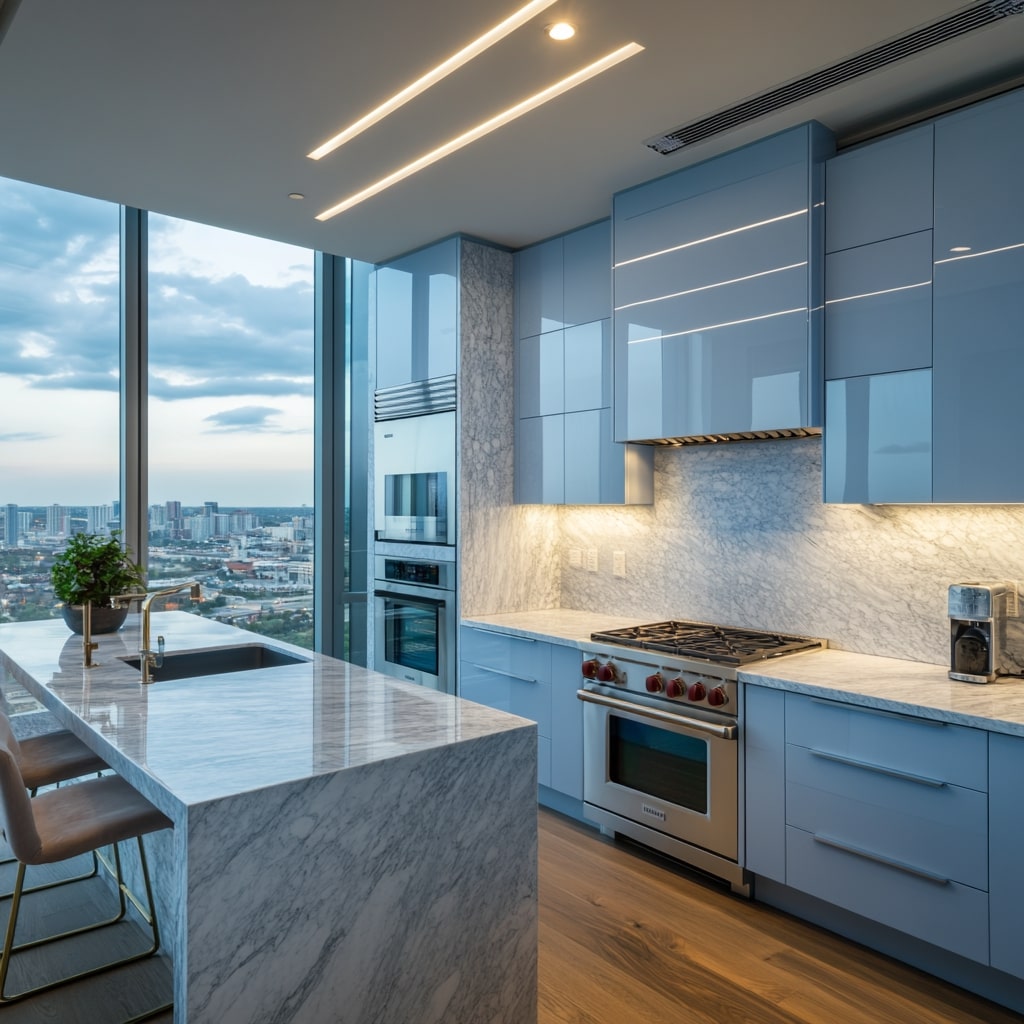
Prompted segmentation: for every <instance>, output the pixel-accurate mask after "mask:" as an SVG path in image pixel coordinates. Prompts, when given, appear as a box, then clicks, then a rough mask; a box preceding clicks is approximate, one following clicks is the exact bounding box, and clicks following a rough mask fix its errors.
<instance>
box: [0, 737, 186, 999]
mask: <svg viewBox="0 0 1024 1024" xmlns="http://www.w3.org/2000/svg"><path fill="white" fill-rule="evenodd" d="M0 823H2V825H3V829H4V833H5V835H6V837H7V841H8V843H10V846H11V850H12V851H13V853H14V856H15V857H16V858H17V860H18V871H17V877H16V879H15V883H14V893H13V896H12V899H11V912H10V917H9V919H8V923H7V932H6V935H5V938H4V945H3V951H2V953H0V1006H2V1005H4V1004H5V1003H10V1002H14V1001H15V1000H17V999H22V998H24V997H25V996H27V995H30V994H33V993H36V992H42V991H45V990H48V989H51V988H55V987H57V986H58V985H63V984H66V983H67V982H69V981H77V980H78V979H80V978H86V977H89V976H91V975H94V974H99V973H100V972H102V971H106V970H109V969H110V968H112V967H118V966H120V965H122V964H127V963H131V962H132V961H134V960H141V959H143V958H144V957H148V956H151V955H152V954H153V953H155V952H156V951H157V949H158V948H159V946H160V932H159V928H158V926H157V920H156V912H155V910H154V907H153V890H152V885H151V884H150V880H149V868H148V866H147V864H146V851H145V848H144V846H143V844H142V837H143V836H144V835H147V834H148V833H150V832H157V831H159V830H160V829H165V828H171V827H172V822H171V820H170V819H169V818H168V817H166V816H165V815H164V814H162V813H161V812H160V811H159V810H158V809H157V808H156V807H154V806H153V804H151V803H150V802H149V801H148V800H147V799H146V798H145V797H144V796H142V794H141V793H139V792H138V791H137V790H135V789H134V788H133V787H132V786H130V785H129V784H128V783H127V782H126V781H125V780H124V779H123V778H121V776H119V775H103V776H101V777H100V778H96V779H87V780H85V781H84V782H79V783H76V784H75V785H74V786H63V787H61V788H59V789H49V790H47V791H46V792H44V793H40V794H39V795H38V796H36V797H30V796H29V795H28V790H27V789H26V788H25V782H24V779H23V778H22V776H21V772H20V771H19V770H18V764H17V761H16V759H15V757H14V754H13V753H12V751H11V749H10V746H9V745H8V744H7V743H6V742H5V741H4V740H3V739H2V738H0ZM133 838H134V839H135V840H136V841H137V843H138V848H139V860H140V864H141V867H142V879H143V883H144V885H145V890H146V900H147V903H148V908H144V907H142V906H138V909H139V912H140V913H141V914H142V915H143V916H144V917H145V918H146V921H147V923H148V924H149V925H150V928H151V929H152V935H153V938H152V943H151V944H150V946H149V947H148V948H147V949H146V950H144V951H143V952H141V953H135V954H132V955H131V956H128V957H123V958H121V959H119V960H116V961H113V962H111V963H107V964H103V965H102V966H100V967H94V968H91V969H90V970H87V971H81V972H79V973H78V974H74V975H70V976H65V977H61V978H58V979H56V980H53V981H49V982H47V983H45V984H43V985H39V986H36V987H34V988H30V989H26V990H24V991H22V992H17V993H14V994H8V993H7V991H6V987H7V974H8V971H9V969H10V965H11V957H12V956H13V954H15V953H16V952H19V951H20V950H24V949H29V948H33V947H35V946H40V945H43V944H44V943H48V942H56V941H58V940H60V939H65V938H69V937H70V936H72V935H79V934H82V933H83V932H88V931H92V930H93V929H96V928H102V927H104V926H105V925H109V924H113V923H115V922H116V921H119V920H121V919H122V918H123V917H124V915H125V913H126V911H127V895H128V887H127V886H126V885H125V882H124V877H123V874H122V870H121V855H120V848H119V844H120V843H121V842H122V841H123V840H126V839H133ZM103 846H113V847H114V864H115V872H116V881H117V887H118V890H117V891H118V901H119V910H118V913H117V914H116V916H115V917H113V918H110V919H109V920H105V921H100V922H97V923H96V924H91V925H85V926H83V927H80V928H75V929H72V930H70V931H67V932H63V933H61V934H60V935H53V936H48V937H46V938H43V939H36V940H33V941H31V942H25V943H22V944H20V945H18V946H15V944H14V937H15V932H16V929H17V925H18V914H19V912H20V910H21V898H22V894H23V887H24V882H25V868H26V865H29V864H54V863H57V862H59V861H63V860H68V859H69V858H71V857H77V856H79V855H81V854H83V853H89V852H92V851H95V850H97V849H99V848H100V847H103ZM164 1009H167V1007H166V1006H165V1007H160V1008H159V1010H154V1011H152V1012H153V1013H157V1012H161V1011H162V1010H164ZM146 1016H149V1014H147V1015H146ZM133 1019H141V1018H133Z"/></svg>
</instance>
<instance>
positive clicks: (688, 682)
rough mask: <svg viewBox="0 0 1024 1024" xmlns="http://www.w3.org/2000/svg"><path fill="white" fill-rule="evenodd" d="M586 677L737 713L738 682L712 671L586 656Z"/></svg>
mask: <svg viewBox="0 0 1024 1024" xmlns="http://www.w3.org/2000/svg"><path fill="white" fill-rule="evenodd" d="M580 672H581V674H582V676H583V678H584V680H588V681H592V682H597V683H603V684H605V685H610V686H615V687H617V688H620V689H622V690H627V691H630V692H635V693H640V694H645V695H646V696H649V697H656V698H661V699H662V700H666V701H671V702H672V703H674V704H683V705H686V704H692V705H699V706H702V707H706V708H714V709H715V710H725V711H729V712H731V713H735V712H734V707H735V704H736V681H735V680H733V679H723V678H721V677H719V676H715V675H713V674H712V673H711V672H703V671H699V670H693V669H688V668H685V669H684V668H674V667H671V666H664V665H651V664H647V663H641V662H635V661H632V660H631V659H629V658H619V657H614V656H612V657H609V656H607V655H601V654H595V655H585V656H584V658H583V663H582V665H581V666H580Z"/></svg>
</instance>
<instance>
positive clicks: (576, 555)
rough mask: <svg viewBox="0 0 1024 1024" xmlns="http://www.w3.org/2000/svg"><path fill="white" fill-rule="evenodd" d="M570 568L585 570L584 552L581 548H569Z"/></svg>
mask: <svg viewBox="0 0 1024 1024" xmlns="http://www.w3.org/2000/svg"><path fill="white" fill-rule="evenodd" d="M569 568H570V569H582V568H583V552H582V551H580V549H579V548H569Z"/></svg>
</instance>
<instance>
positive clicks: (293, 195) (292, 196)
mask: <svg viewBox="0 0 1024 1024" xmlns="http://www.w3.org/2000/svg"><path fill="white" fill-rule="evenodd" d="M288 198H289V199H305V198H306V197H305V195H304V194H303V193H302V192H289V193H288Z"/></svg>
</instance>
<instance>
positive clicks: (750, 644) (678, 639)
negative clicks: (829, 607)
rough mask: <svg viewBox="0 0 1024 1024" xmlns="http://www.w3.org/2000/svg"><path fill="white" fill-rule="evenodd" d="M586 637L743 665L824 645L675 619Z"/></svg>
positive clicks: (676, 655)
mask: <svg viewBox="0 0 1024 1024" xmlns="http://www.w3.org/2000/svg"><path fill="white" fill-rule="evenodd" d="M590 639H591V640H592V641H594V642H595V643H606V644H618V645H619V646H623V647H636V648H639V649H640V650H644V651H658V652H660V653H662V654H669V655H672V656H673V657H676V658H698V659H700V660H702V661H711V662H714V663H715V664H719V665H746V664H749V663H750V662H753V661H761V660H763V659H765V658H777V657H779V656H780V655H783V654H794V653H796V652H797V651H812V650H817V649H819V648H822V647H824V646H825V645H824V643H823V642H822V641H821V640H814V639H811V638H810V637H805V636H787V635H786V634H784V633H770V632H763V631H760V630H756V629H743V628H740V627H736V626H715V625H712V624H710V623H707V622H682V621H679V620H676V619H670V620H668V621H666V622H652V623H651V624H650V625H646V626H627V627H625V628H623V629H609V630H605V631H603V632H600V633H591V634H590Z"/></svg>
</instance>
